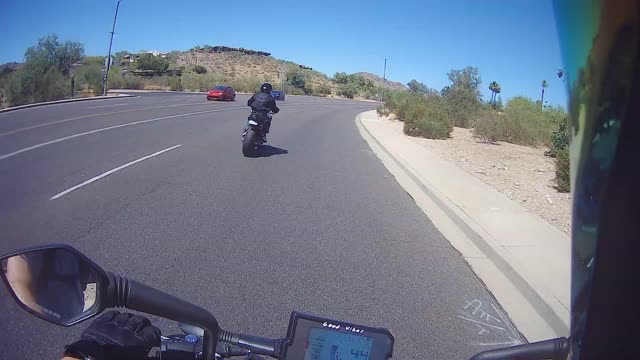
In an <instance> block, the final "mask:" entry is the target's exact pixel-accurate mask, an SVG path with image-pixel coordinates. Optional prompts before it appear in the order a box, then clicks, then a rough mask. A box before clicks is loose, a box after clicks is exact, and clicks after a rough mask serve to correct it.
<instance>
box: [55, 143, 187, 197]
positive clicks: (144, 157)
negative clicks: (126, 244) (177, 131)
mask: <svg viewBox="0 0 640 360" xmlns="http://www.w3.org/2000/svg"><path fill="white" fill-rule="evenodd" d="M180 146H182V144H180V145H175V146H172V147H170V148H166V149H164V150H160V151H158V152H154V153H153V154H151V155H147V156H143V157H141V158H140V159H137V160H133V161H131V162H128V163H126V164H124V165H121V166H118V167H117V168H114V169H111V170H109V171H106V172H103V173H102V174H100V175H98V176H94V177H92V178H91V179H89V180H87V181H85V182H82V183H80V184H78V185H76V186H72V187H70V188H68V189H67V190H65V191H63V192H61V193H59V194H57V195H53V196H52V197H51V198H50V199H49V200H55V199H59V198H61V197H63V196H65V195H67V194H68V193H70V192H72V191H75V190H78V189H79V188H81V187H83V186H86V185H89V184H91V183H92V182H95V181H98V180H100V179H102V178H103V177H105V176H109V175H111V174H113V173H114V172H116V171H119V170H122V169H124V168H127V167H129V166H131V165H134V164H137V163H139V162H140V161H144V160H147V159H150V158H152V157H154V156H158V155H160V154H162V153H165V152H167V151H170V150H173V149H176V148H179V147H180Z"/></svg>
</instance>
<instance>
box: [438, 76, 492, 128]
mask: <svg viewBox="0 0 640 360" xmlns="http://www.w3.org/2000/svg"><path fill="white" fill-rule="evenodd" d="M447 76H448V77H449V81H451V85H449V86H446V87H445V88H443V89H442V91H441V94H442V96H444V98H445V100H446V103H447V108H448V111H449V116H450V118H451V119H452V121H453V124H454V125H455V126H459V127H464V128H469V127H472V126H473V125H474V122H475V119H476V116H477V114H478V112H479V111H480V109H481V107H482V104H481V103H480V84H482V80H481V79H480V71H479V70H478V68H475V67H472V66H467V67H466V68H464V69H460V70H456V69H453V70H451V71H450V72H449V73H448V74H447Z"/></svg>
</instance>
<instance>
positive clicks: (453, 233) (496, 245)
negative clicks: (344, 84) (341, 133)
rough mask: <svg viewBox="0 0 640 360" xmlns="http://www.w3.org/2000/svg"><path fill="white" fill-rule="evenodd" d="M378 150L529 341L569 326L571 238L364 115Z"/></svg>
mask: <svg viewBox="0 0 640 360" xmlns="http://www.w3.org/2000/svg"><path fill="white" fill-rule="evenodd" d="M356 123H357V125H358V128H359V130H360V132H361V134H362V136H363V137H364V139H365V140H366V141H367V142H368V143H369V145H370V146H371V148H372V150H373V151H374V152H375V153H376V155H377V156H378V157H379V158H380V159H381V160H382V162H383V163H384V164H385V166H386V167H387V168H388V169H389V171H390V172H391V173H392V174H393V175H394V176H395V177H396V179H397V180H398V182H399V183H400V185H402V186H403V187H404V188H405V190H406V191H407V192H408V193H409V194H410V195H411V196H412V197H413V198H414V199H415V200H416V203H417V204H418V206H420V207H421V208H422V210H423V211H424V212H425V214H426V215H427V216H428V217H429V219H430V220H431V221H432V222H433V223H434V225H436V227H437V228H438V230H440V232H441V233H442V234H443V235H444V236H445V237H446V238H447V239H448V240H449V241H450V242H451V244H452V245H453V246H454V247H455V248H456V249H457V250H458V251H460V252H461V253H462V256H463V257H464V258H465V259H466V261H467V262H468V263H469V265H470V266H471V268H472V269H473V270H474V272H475V273H476V274H477V275H478V277H479V278H480V279H481V280H482V281H483V282H484V283H485V284H486V286H487V288H488V289H489V290H490V291H491V292H492V293H493V295H494V296H495V297H496V299H497V300H498V302H499V303H500V304H501V305H502V306H503V308H504V309H505V310H506V311H507V313H508V314H509V316H510V317H511V319H512V320H513V322H514V324H515V325H516V327H518V330H519V331H521V332H522V333H523V335H525V337H526V338H527V339H528V340H529V341H538V340H544V339H548V338H552V337H558V336H567V335H568V334H569V308H570V289H571V273H570V266H571V264H570V262H571V261H570V259H571V257H570V250H571V243H570V240H569V238H568V237H567V236H566V235H565V234H563V233H562V232H561V231H559V230H558V229H556V228H555V227H553V226H552V225H550V224H548V223H546V222H545V221H544V220H542V219H541V218H540V217H539V216H537V215H535V214H533V213H531V212H529V211H528V210H526V209H524V208H523V207H522V206H520V205H519V204H517V203H515V202H513V201H512V200H510V199H509V198H508V197H506V196H504V195H503V194H501V193H499V192H498V191H496V190H495V189H493V188H491V187H490V186H489V185H487V184H485V183H484V182H482V181H481V180H479V179H477V178H475V177H474V176H472V175H471V174H469V173H467V172H465V171H464V170H462V169H460V168H459V167H457V166H456V165H455V164H453V163H451V162H448V161H446V160H444V159H443V158H441V157H440V156H438V155H436V154H435V153H432V152H431V151H429V150H428V149H426V148H424V147H422V146H420V145H419V144H417V143H415V142H413V141H411V139H409V138H408V137H407V136H406V135H404V134H402V133H401V132H398V131H397V130H396V129H393V127H392V126H390V125H391V122H390V120H388V119H386V118H380V117H379V116H378V115H377V114H376V112H375V111H368V112H364V113H361V114H360V115H358V117H357V118H356Z"/></svg>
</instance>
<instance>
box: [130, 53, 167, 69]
mask: <svg viewBox="0 0 640 360" xmlns="http://www.w3.org/2000/svg"><path fill="white" fill-rule="evenodd" d="M136 66H137V68H138V69H139V70H153V71H154V72H155V73H156V74H162V73H163V72H165V71H167V69H168V68H169V61H168V60H167V59H163V58H161V57H159V56H153V54H142V55H140V58H139V59H138V60H137V64H136Z"/></svg>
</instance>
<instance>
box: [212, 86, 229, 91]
mask: <svg viewBox="0 0 640 360" xmlns="http://www.w3.org/2000/svg"><path fill="white" fill-rule="evenodd" d="M226 89H227V87H226V86H214V87H213V89H211V90H226Z"/></svg>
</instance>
